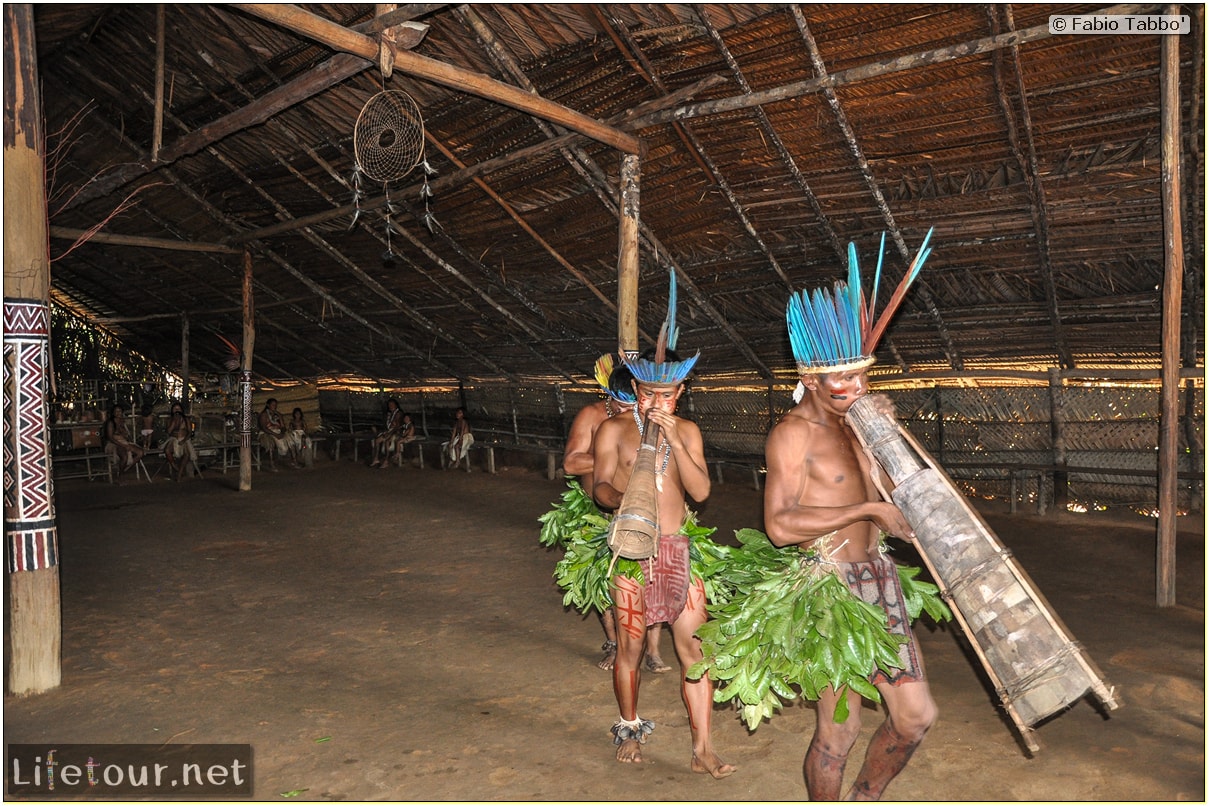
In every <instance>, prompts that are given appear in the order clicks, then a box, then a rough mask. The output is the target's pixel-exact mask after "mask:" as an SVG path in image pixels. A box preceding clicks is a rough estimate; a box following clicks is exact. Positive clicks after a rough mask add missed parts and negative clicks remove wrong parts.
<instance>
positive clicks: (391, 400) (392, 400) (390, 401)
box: [386, 397, 400, 409]
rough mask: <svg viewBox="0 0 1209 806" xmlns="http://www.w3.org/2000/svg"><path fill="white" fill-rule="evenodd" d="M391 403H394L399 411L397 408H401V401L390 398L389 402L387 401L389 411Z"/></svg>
mask: <svg viewBox="0 0 1209 806" xmlns="http://www.w3.org/2000/svg"><path fill="white" fill-rule="evenodd" d="M391 403H394V404H395V408H396V409H397V408H400V406H399V401H398V400H395V399H394V398H393V397H392V398H390V399H389V400H387V401H386V408H388V409H389V408H390V404H391Z"/></svg>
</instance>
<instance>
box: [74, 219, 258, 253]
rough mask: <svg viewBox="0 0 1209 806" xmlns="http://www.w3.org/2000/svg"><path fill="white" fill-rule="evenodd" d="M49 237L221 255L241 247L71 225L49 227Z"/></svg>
mask: <svg viewBox="0 0 1209 806" xmlns="http://www.w3.org/2000/svg"><path fill="white" fill-rule="evenodd" d="M50 237H51V238H56V239H58V240H67V241H78V240H80V239H81V238H82V239H84V240H85V241H91V242H94V243H107V244H114V245H116V246H139V247H146V248H148V249H168V250H172V251H176V252H217V253H219V254H223V255H240V254H243V250H242V249H236V248H235V247H233V246H227V245H226V244H221V243H201V242H198V241H173V240H170V239H168V238H150V237H147V236H145V235H119V234H118V233H116V232H94V233H92V234H91V235H89V234H88V231H87V230H82V229H73V228H71V227H54V226H52V227H51V228H50Z"/></svg>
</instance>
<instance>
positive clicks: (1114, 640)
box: [4, 459, 1205, 801]
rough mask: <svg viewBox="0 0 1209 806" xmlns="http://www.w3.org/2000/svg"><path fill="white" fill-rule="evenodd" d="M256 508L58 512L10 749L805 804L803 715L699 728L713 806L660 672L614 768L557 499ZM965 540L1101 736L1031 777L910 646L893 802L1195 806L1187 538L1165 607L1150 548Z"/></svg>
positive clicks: (64, 500) (87, 494)
mask: <svg viewBox="0 0 1209 806" xmlns="http://www.w3.org/2000/svg"><path fill="white" fill-rule="evenodd" d="M253 486H254V489H253V490H251V491H249V492H243V493H241V492H238V490H237V487H238V485H237V474H236V473H234V472H232V473H229V474H227V475H226V476H224V475H222V474H221V473H218V472H215V471H206V472H205V474H204V477H203V478H202V479H193V480H188V481H185V482H181V483H172V482H169V481H166V480H164V479H163V477H162V476H161V477H160V478H159V479H157V480H156V481H155V482H153V483H151V484H148V483H146V482H145V481H136V480H135V479H133V478H126V479H123V481H122V483H121V484H119V485H116V486H110V485H108V484H102V483H89V482H86V481H73V482H64V483H62V484H60V485H59V486H58V490H57V506H58V520H59V539H60V549H61V556H62V566H61V569H62V570H61V573H62V600H63V605H62V612H63V649H62V667H63V679H62V685H61V686H60V687H59V688H57V689H54V690H52V691H49V692H46V693H43V694H39V695H33V696H27V697H20V698H16V697H13V696H11V695H8V696H6V698H5V708H4V740H5V742H6V743H43V742H51V743H55V742H57V743H76V744H81V743H93V742H96V743H135V744H157V745H158V744H163V743H168V742H173V743H250V744H251V745H252V746H253V752H254V795H253V798H254V799H255V800H283V799H286V797H287V796H288V797H290V798H292V799H298V800H359V801H360V800H367V801H374V800H412V801H437V800H442V801H444V800H452V801H484V800H524V801H635V800H638V801H641V800H656V801H750V800H756V801H801V800H805V799H806V789H805V786H804V784H803V781H802V777H801V761H802V755H803V753H804V751H805V749H806V745H807V743H808V741H809V738H810V734H811V731H812V730H813V726H814V718H815V717H814V712H813V710H812V709H810V708H809V707H807V706H804V705H797V706H793V707H790V708H788V709H786V710H785V711H784V712H782V713H781V714H779V715H777V716H776V717H774V718H773V719H772V720H771V721H770V722H766V723H764V724H763V725H762V726H760V727H759V728H758V729H757V730H756V731H755V732H754V733H749V732H748V731H747V730H746V728H744V727H743V725H742V723H741V722H740V721H739V720H738V718H737V716H736V713H735V711H733V710H732V709H731V708H730V707H729V706H721V705H720V706H717V708H716V710H715V713H714V737H715V745H716V747H717V748H718V750H719V752H720V754H721V755H722V756H723V757H724V758H725V759H727V760H728V761H731V762H734V763H736V764H738V765H739V770H738V772H737V773H736V774H735V775H733V776H732V777H730V778H728V779H726V780H722V781H714V780H712V779H710V778H709V777H708V776H704V775H695V774H693V773H692V772H691V771H690V769H689V755H690V744H689V733H688V728H687V719H686V716H685V712H684V708H683V705H682V703H681V701H680V696H679V690H678V682H677V673H676V672H675V671H674V672H672V673H669V674H664V675H648V676H647V677H646V678H644V681H643V687H642V695H641V701H640V713H641V714H642V715H643V716H644V717H646V718H649V719H653V720H654V721H655V723H656V724H657V728H656V730H655V732H654V734H653V735H652V736H651V738H650V740H649V742H648V744H647V745H646V747H645V749H644V755H645V758H646V763H644V764H642V765H620V764H618V763H617V762H616V761H615V760H614V758H613V752H614V748H613V745H612V742H611V736H610V735H609V733H608V729H609V727H610V725H611V724H612V723H613V720H614V719H615V718H616V715H617V708H616V704H615V701H614V698H613V692H612V685H611V678H610V675H609V674H608V673H606V672H603V671H601V670H599V669H597V668H596V665H595V663H596V661H597V659H598V658H599V656H600V652H599V646H600V643H601V640H602V635H601V631H600V626H599V623H598V621H597V620H596V618H594V617H591V618H584V617H582V616H580V615H579V614H577V613H575V612H572V611H568V610H565V609H564V608H563V607H562V596H561V591H559V590H558V589H557V587H556V586H555V584H554V582H553V580H552V577H551V573H552V571H553V567H554V563H555V561H556V559H557V557H556V556H555V555H554V554H553V553H551V552H549V551H547V550H546V549H544V548H543V547H541V546H540V545H539V544H538V541H537V532H538V522H537V518H538V516H540V515H541V514H542V513H543V512H545V511H547V510H548V509H549V508H550V504H551V503H552V502H555V501H557V500H558V499H559V497H560V495H561V493H562V491H563V489H564V488H563V482H562V481H548V480H547V479H545V478H544V475H543V474H542V473H541V472H539V471H534V470H527V469H517V468H510V469H501V472H500V473H499V474H498V475H494V476H493V475H488V474H486V473H483V472H481V471H480V470H479V469H477V468H476V471H475V472H473V473H466V472H464V471H444V472H443V471H440V470H434V469H431V468H429V469H425V470H420V469H418V468H416V467H404V468H391V469H388V470H377V469H370V468H367V467H365V466H364V465H363V464H357V463H354V462H352V461H351V460H348V459H344V460H342V461H340V462H334V461H331V460H327V459H321V460H320V461H319V462H318V463H317V464H316V466H315V467H314V468H313V469H311V470H282V471H281V472H279V473H270V472H264V473H260V472H258V473H256V474H255V476H254V478H253ZM982 511H983V512H984V516H985V518H986V520H987V522H988V523H989V524H990V525H991V527H992V529H994V530H995V532H996V534H998V536H999V537H1000V539H1001V540H1002V541H1003V542H1004V543H1005V544H1006V545H1007V546H1008V547H1009V548H1010V549H1011V550H1012V552H1013V553H1014V554H1015V556H1016V557H1017V559H1018V560H1019V562H1020V564H1021V566H1022V567H1023V568H1024V569H1025V570H1026V571H1027V573H1028V574H1029V575H1030V576H1031V577H1032V579H1033V580H1034V581H1035V583H1036V584H1037V586H1038V589H1039V590H1040V591H1041V592H1042V593H1043V595H1044V596H1045V597H1046V598H1047V599H1048V600H1049V602H1050V604H1051V605H1052V606H1053V609H1054V610H1055V612H1056V613H1057V614H1058V615H1059V616H1060V617H1061V618H1062V620H1063V621H1065V623H1066V625H1067V627H1068V628H1069V629H1070V631H1071V633H1072V634H1073V636H1074V637H1075V638H1076V639H1077V640H1078V641H1079V642H1080V643H1081V644H1082V645H1083V646H1084V647H1086V649H1087V652H1088V654H1089V656H1090V657H1091V659H1092V660H1093V662H1094V663H1095V664H1096V665H1098V666H1099V667H1100V669H1101V671H1102V672H1103V674H1104V677H1105V679H1106V680H1107V681H1108V682H1109V683H1111V684H1112V685H1113V686H1115V687H1116V688H1117V691H1118V694H1119V698H1120V701H1121V702H1122V707H1121V708H1119V709H1117V710H1115V711H1112V712H1110V713H1107V714H1105V713H1102V712H1101V710H1100V709H1098V708H1097V707H1096V701H1095V700H1094V699H1093V698H1091V697H1088V698H1086V699H1085V700H1083V701H1080V702H1079V703H1077V704H1075V705H1074V706H1072V707H1071V708H1070V709H1069V710H1067V711H1066V712H1064V713H1061V714H1059V715H1057V716H1055V717H1054V718H1052V719H1050V720H1048V721H1047V722H1046V723H1044V724H1042V725H1040V726H1039V727H1038V729H1037V731H1036V738H1037V739H1038V741H1039V742H1040V744H1041V750H1040V751H1039V752H1037V753H1036V754H1033V755H1031V756H1030V754H1029V753H1028V752H1026V751H1025V750H1024V749H1023V746H1022V745H1021V743H1020V742H1019V740H1018V738H1017V736H1016V732H1015V730H1014V728H1013V726H1012V724H1011V722H1010V721H1008V720H1007V719H1006V718H1005V717H1004V716H1003V715H1002V713H1001V710H1000V709H999V707H998V701H997V698H996V696H995V694H994V693H993V691H992V690H991V688H990V687H989V685H988V683H987V678H986V674H985V673H984V671H983V669H982V667H981V665H980V664H979V663H978V661H977V660H976V659H973V656H972V655H970V654H969V653H968V650H967V648H966V644H965V642H964V639H963V637H962V636H961V633H960V630H959V629H958V628H957V627H955V626H953V627H946V628H944V629H929V628H927V627H921V628H919V633H920V638H921V641H922V645H923V652H924V655H925V658H926V661H927V665H928V672H929V676H930V678H931V684H932V689H933V692H934V695H935V697H936V700H937V702H938V703H939V706H940V719H939V721H938V723H937V724H936V726H935V727H934V728H933V730H932V731H931V733H930V734H929V735H928V738H927V739H926V741H925V742H924V744H923V745H922V746H921V748H920V749H919V751H918V752H917V753H916V755H915V757H914V759H913V760H912V762H911V764H910V765H909V766H908V767H907V769H906V770H905V772H904V773H903V774H902V775H901V776H899V778H898V779H896V780H895V781H894V782H893V783H892V784H891V785H890V788H889V789H888V791H887V793H886V798H887V800H904V801H907V800H946V801H983V800H987V801H1005V800H1008V801H1065V800H1080V801H1087V800H1103V801H1121V800H1128V801H1204V800H1205V695H1204V683H1205V618H1204V617H1205V609H1204V579H1205V568H1204V529H1203V519H1202V518H1201V517H1200V516H1199V515H1198V516H1192V518H1185V519H1181V520H1182V521H1187V522H1182V523H1181V534H1180V539H1179V544H1178V563H1179V572H1178V587H1177V590H1178V600H1179V604H1178V605H1177V606H1174V607H1169V608H1159V607H1157V606H1156V605H1155V564H1156V561H1155V543H1156V540H1155V527H1154V523H1153V521H1148V520H1144V519H1141V518H1133V517H1125V516H1122V517H1118V518H1115V519H1113V520H1108V519H1106V518H1103V517H1097V518H1086V517H1078V516H1073V515H1069V514H1063V515H1061V516H1051V517H1047V518H1040V517H1037V516H1029V515H1015V516H1009V515H1008V514H1007V513H1006V508H1005V507H1003V506H1001V505H998V504H991V505H987V508H986V509H983V510H982ZM760 519H761V502H760V495H759V493H757V492H756V491H754V490H753V489H751V487H750V485H749V484H743V483H741V481H740V480H737V479H736V480H735V481H733V482H728V483H726V484H724V485H717V484H715V486H714V491H713V496H712V497H711V499H710V500H709V501H708V502H706V504H705V506H703V507H701V520H702V522H703V523H705V524H707V525H712V526H717V527H719V529H718V532H717V534H716V535H715V537H716V538H717V539H719V540H724V541H725V540H730V539H731V538H732V536H733V532H734V530H735V529H737V528H740V527H744V526H755V527H759V526H761V520H760ZM899 554H900V556H901V557H902V558H903V559H906V560H908V561H914V562H916V563H918V558H917V557H912V556H911V555H909V554H908V553H907V551H902V552H899ZM663 646H664V655H665V659H667V660H668V661H669V662H671V663H673V666H675V662H674V661H672V657H673V654H672V648H671V638H670V636H668V635H665V637H664V641H663ZM6 690H7V687H6ZM864 713H865V725H864V729H863V731H862V737H861V740H860V743H859V744H858V745H857V748H856V751H855V753H854V759H855V758H860V757H862V756H863V752H864V744H865V743H866V742H867V740H868V737H869V735H870V734H871V733H872V731H873V729H874V728H875V727H876V726H877V724H878V723H879V722H880V715H879V714H877V713H875V712H874V711H873V709H872V708H867V709H866V710H865V712H864ZM858 767H859V763H853V764H850V765H849V770H848V778H849V779H851V777H852V776H854V775H855V773H856V769H857V768H858ZM10 797H11V796H10Z"/></svg>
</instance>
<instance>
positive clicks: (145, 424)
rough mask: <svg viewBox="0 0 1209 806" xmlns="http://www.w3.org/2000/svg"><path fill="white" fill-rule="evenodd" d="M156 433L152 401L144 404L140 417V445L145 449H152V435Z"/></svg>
mask: <svg viewBox="0 0 1209 806" xmlns="http://www.w3.org/2000/svg"><path fill="white" fill-rule="evenodd" d="M154 435H155V411H154V410H153V407H152V406H151V404H150V403H145V404H144V405H143V411H142V414H141V415H140V417H139V447H141V448H142V449H143V450H144V451H149V450H151V445H152V437H153V436H154Z"/></svg>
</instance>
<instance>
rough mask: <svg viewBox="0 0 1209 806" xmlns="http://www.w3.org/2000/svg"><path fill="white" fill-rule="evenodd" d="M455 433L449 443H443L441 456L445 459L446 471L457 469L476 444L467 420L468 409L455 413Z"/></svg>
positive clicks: (461, 409) (451, 435) (450, 436)
mask: <svg viewBox="0 0 1209 806" xmlns="http://www.w3.org/2000/svg"><path fill="white" fill-rule="evenodd" d="M453 418H454V419H453V433H452V434H450V435H449V441H448V442H442V443H441V455H442V456H444V457H445V460H446V465H445V469H446V470H448V469H449V468H451V467H456V466H457V464H458V462H460V461H462V460H463V459H465V458H466V454H468V453H470V446H471V445H473V444H474V434H473V433H472V432H471V431H470V423H469V422H468V421H467V420H466V409H463V408H461V407H459V408H458V410H457V411H455V412H454V413H453Z"/></svg>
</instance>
